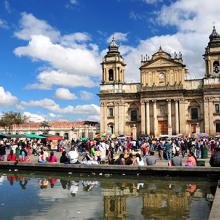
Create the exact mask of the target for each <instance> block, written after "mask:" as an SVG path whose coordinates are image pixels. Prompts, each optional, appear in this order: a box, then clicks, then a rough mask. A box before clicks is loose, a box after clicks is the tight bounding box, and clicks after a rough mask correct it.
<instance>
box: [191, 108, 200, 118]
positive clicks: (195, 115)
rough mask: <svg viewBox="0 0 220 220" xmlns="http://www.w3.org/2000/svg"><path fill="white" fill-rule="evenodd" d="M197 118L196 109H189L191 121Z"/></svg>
mask: <svg viewBox="0 0 220 220" xmlns="http://www.w3.org/2000/svg"><path fill="white" fill-rule="evenodd" d="M198 118H199V114H198V108H191V119H192V120H196V119H198Z"/></svg>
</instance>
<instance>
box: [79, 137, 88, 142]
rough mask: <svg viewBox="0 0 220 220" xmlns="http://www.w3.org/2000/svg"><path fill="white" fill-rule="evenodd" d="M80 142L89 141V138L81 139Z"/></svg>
mask: <svg viewBox="0 0 220 220" xmlns="http://www.w3.org/2000/svg"><path fill="white" fill-rule="evenodd" d="M80 140H81V141H87V140H88V138H86V137H84V138H81V139H80Z"/></svg>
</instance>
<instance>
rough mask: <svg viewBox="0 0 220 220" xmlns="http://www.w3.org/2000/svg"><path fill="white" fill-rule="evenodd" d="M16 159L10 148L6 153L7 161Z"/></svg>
mask: <svg viewBox="0 0 220 220" xmlns="http://www.w3.org/2000/svg"><path fill="white" fill-rule="evenodd" d="M16 160H17V157H16V155H15V154H14V151H13V150H11V151H10V153H9V154H8V156H7V161H16Z"/></svg>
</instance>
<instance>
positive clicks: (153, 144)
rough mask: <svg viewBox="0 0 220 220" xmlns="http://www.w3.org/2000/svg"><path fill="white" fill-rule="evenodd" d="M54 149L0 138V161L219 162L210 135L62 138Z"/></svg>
mask: <svg viewBox="0 0 220 220" xmlns="http://www.w3.org/2000/svg"><path fill="white" fill-rule="evenodd" d="M57 151H58V152H59V153H55V152H54V151H53V150H51V146H50V141H49V142H45V141H42V140H35V139H25V140H8V139H5V140H0V161H17V162H34V161H32V159H31V158H35V159H36V158H37V161H38V163H42V164H44V163H64V164H68V163H70V164H81V163H82V164H88V165H91V164H106V163H107V164H110V165H131V166H145V165H147V166H152V165H155V164H157V163H158V161H164V160H166V162H167V165H168V166H182V165H184V166H189V167H192V166H197V165H198V160H199V159H201V158H208V156H210V165H211V166H213V167H218V166H220V139H219V138H211V137H206V138H197V139H194V138H188V137H175V138H153V137H150V136H146V137H140V138H139V139H138V140H133V139H132V138H125V137H123V138H120V137H119V138H115V139H111V138H106V139H103V138H102V139H93V140H86V141H81V140H72V141H67V140H62V141H59V142H57ZM31 155H32V156H31ZM183 161H184V163H183Z"/></svg>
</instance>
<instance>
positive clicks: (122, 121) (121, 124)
mask: <svg viewBox="0 0 220 220" xmlns="http://www.w3.org/2000/svg"><path fill="white" fill-rule="evenodd" d="M118 111H119V131H118V133H119V134H121V135H122V134H124V127H125V112H124V111H125V106H124V103H120V104H119V110H118Z"/></svg>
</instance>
